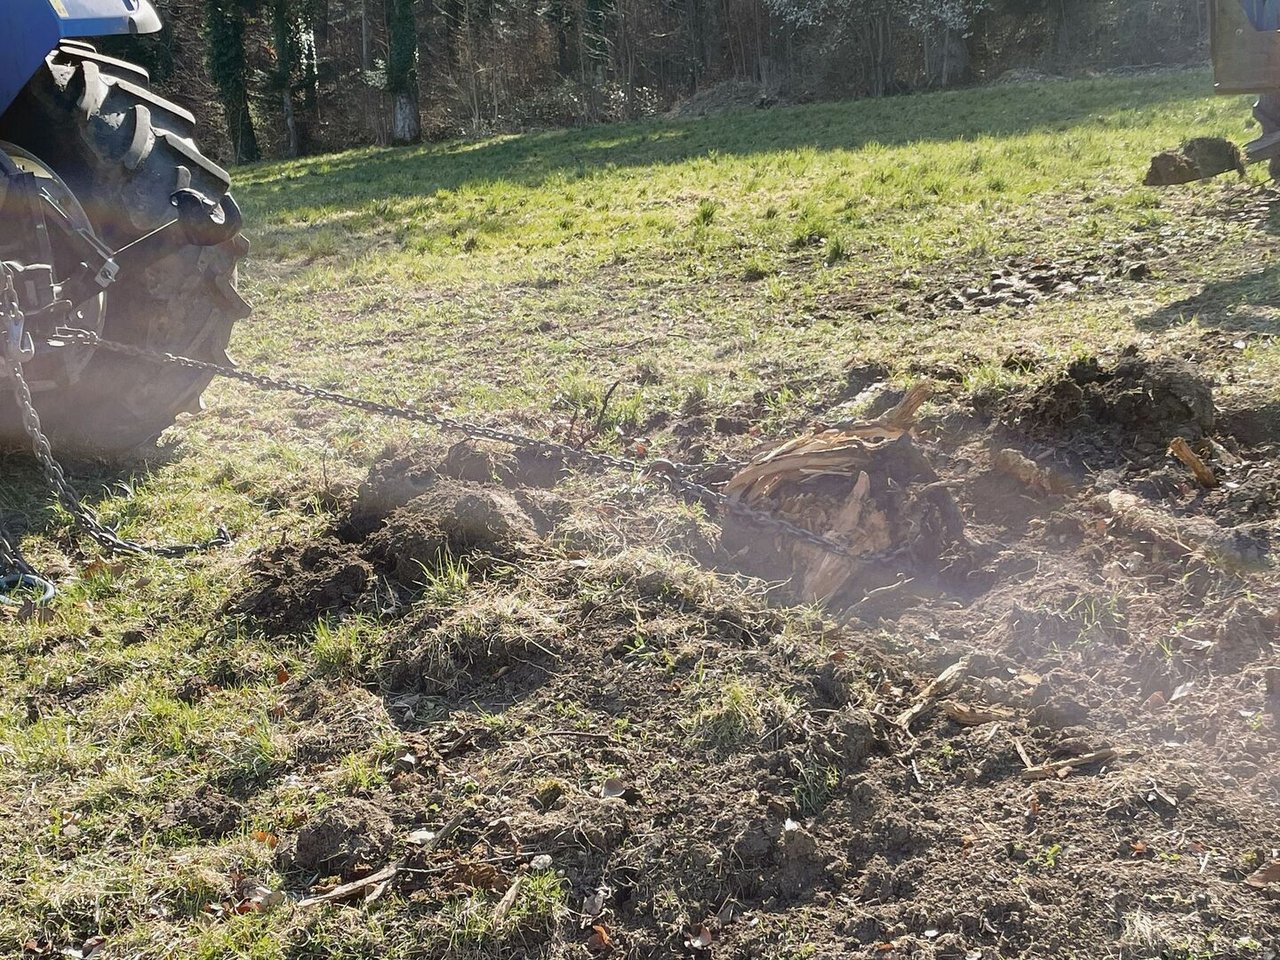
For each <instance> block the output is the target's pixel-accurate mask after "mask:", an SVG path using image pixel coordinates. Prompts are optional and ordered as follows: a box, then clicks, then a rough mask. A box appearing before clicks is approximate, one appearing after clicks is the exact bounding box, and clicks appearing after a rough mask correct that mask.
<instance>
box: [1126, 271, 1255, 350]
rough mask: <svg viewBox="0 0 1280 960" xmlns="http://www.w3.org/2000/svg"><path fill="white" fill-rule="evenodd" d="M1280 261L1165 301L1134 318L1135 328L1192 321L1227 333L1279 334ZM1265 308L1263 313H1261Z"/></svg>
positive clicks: (1158, 327) (1169, 325)
mask: <svg viewBox="0 0 1280 960" xmlns="http://www.w3.org/2000/svg"><path fill="white" fill-rule="evenodd" d="M1278 305H1280V264H1271V265H1268V266H1266V267H1263V268H1262V269H1260V270H1254V271H1253V272H1251V273H1246V274H1243V275H1242V276H1237V277H1232V278H1230V279H1226V280H1215V281H1212V282H1210V283H1206V284H1205V285H1204V287H1203V288H1202V289H1201V290H1200V291H1199V292H1198V293H1195V294H1193V295H1191V296H1189V297H1184V298H1183V299H1181V300H1177V301H1175V302H1173V303H1170V304H1167V305H1165V306H1163V307H1161V308H1160V309H1159V310H1156V311H1155V312H1154V313H1151V314H1149V315H1148V316H1146V317H1143V318H1141V319H1139V320H1138V321H1137V323H1136V324H1135V326H1136V327H1137V328H1138V329H1139V330H1168V329H1171V328H1173V327H1178V326H1182V325H1184V324H1188V323H1196V324H1198V325H1199V326H1201V327H1204V328H1205V329H1208V330H1222V331H1225V332H1228V333H1266V334H1276V333H1280V313H1277V312H1276V311H1275V310H1274V309H1273V308H1275V307H1276V306H1278ZM1264 311H1265V312H1264Z"/></svg>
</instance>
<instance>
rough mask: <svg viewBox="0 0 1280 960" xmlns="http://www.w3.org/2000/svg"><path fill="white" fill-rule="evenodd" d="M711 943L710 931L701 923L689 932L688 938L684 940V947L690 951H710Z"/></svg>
mask: <svg viewBox="0 0 1280 960" xmlns="http://www.w3.org/2000/svg"><path fill="white" fill-rule="evenodd" d="M711 941H712V936H711V931H710V930H709V929H708V928H707V925H706V924H705V923H703V924H699V925H698V926H697V927H696V928H695V929H693V930H690V931H689V936H688V938H687V939H686V940H685V942H684V945H685V946H686V947H688V948H689V949H690V950H710V949H711Z"/></svg>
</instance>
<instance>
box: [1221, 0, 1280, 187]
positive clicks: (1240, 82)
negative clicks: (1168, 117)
mask: <svg viewBox="0 0 1280 960" xmlns="http://www.w3.org/2000/svg"><path fill="white" fill-rule="evenodd" d="M1209 15H1210V24H1211V28H1212V29H1211V39H1210V46H1211V50H1212V53H1213V81H1214V88H1215V89H1216V90H1217V92H1218V93H1258V94H1261V96H1260V97H1259V99H1258V103H1257V105H1256V106H1255V107H1254V109H1253V115H1254V116H1255V117H1256V118H1257V119H1258V122H1259V123H1261V124H1262V136H1260V137H1258V138H1257V139H1256V140H1253V141H1251V142H1250V143H1247V144H1245V147H1244V155H1245V158H1246V159H1247V161H1248V162H1249V163H1257V162H1259V161H1262V160H1270V161H1271V163H1272V175H1273V176H1275V175H1276V163H1277V158H1280V0H1212V2H1211V3H1210V4H1209Z"/></svg>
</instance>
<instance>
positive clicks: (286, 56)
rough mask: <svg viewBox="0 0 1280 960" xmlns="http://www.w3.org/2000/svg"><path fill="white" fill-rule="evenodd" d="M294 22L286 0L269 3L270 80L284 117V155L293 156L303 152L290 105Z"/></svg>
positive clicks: (294, 43) (294, 116) (291, 97)
mask: <svg viewBox="0 0 1280 960" xmlns="http://www.w3.org/2000/svg"><path fill="white" fill-rule="evenodd" d="M296 28H297V25H296V24H295V23H294V21H293V17H292V15H291V12H290V10H289V0H274V2H273V3H272V5H271V32H272V38H273V40H274V44H275V54H276V70H275V76H274V78H273V82H274V84H275V86H276V90H277V93H278V94H279V96H280V113H281V117H282V118H283V120H284V131H285V155H286V156H289V157H296V156H298V155H299V154H300V153H301V152H302V148H301V143H300V142H299V139H298V122H297V116H296V114H295V112H294V109H293V53H294V49H295V47H296V45H297V44H296V41H295V38H294V31H295V30H296Z"/></svg>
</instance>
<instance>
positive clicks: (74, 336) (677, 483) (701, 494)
mask: <svg viewBox="0 0 1280 960" xmlns="http://www.w3.org/2000/svg"><path fill="white" fill-rule="evenodd" d="M45 339H46V340H47V341H49V342H50V343H52V344H54V345H59V344H81V345H83V346H87V347H94V348H96V349H100V350H107V351H110V352H112V353H118V354H122V355H123V356H127V357H133V358H135V359H139V360H147V361H150V362H152V363H160V364H172V365H176V366H180V367H186V368H187V369H190V370H200V371H203V372H206V373H213V374H216V375H218V376H221V377H226V378H228V379H231V380H238V381H240V382H241V383H248V384H251V385H253V386H255V387H260V388H262V389H264V390H276V391H283V392H288V393H295V394H297V395H298V396H301V397H307V398H310V399H315V400H323V401H325V402H327V403H333V404H336V405H338V406H342V407H347V408H350V409H353V410H363V411H365V412H366V413H373V414H377V415H379V416H384V417H390V418H392V419H396V420H408V421H410V422H413V423H425V424H428V425H430V426H433V427H436V428H438V429H440V430H444V431H447V432H450V433H460V434H463V435H465V436H468V437H475V438H480V439H484V440H493V441H496V442H498V443H502V444H506V445H508V446H512V447H516V448H518V449H522V450H528V451H531V452H534V453H542V454H552V455H553V456H556V457H559V458H561V459H563V460H565V461H566V462H570V463H577V464H583V465H586V466H588V467H594V468H596V469H607V470H616V471H621V472H623V473H632V474H636V475H639V476H642V477H647V478H652V479H655V480H658V481H659V482H660V483H662V484H664V485H665V486H666V487H667V488H669V489H670V490H673V491H675V492H676V493H679V494H682V495H683V496H685V497H688V498H691V499H693V500H695V501H697V502H700V503H702V504H704V505H706V506H709V507H712V508H713V509H717V510H719V511H721V512H722V513H726V514H733V515H735V516H737V517H741V518H742V519H744V520H747V521H749V522H751V523H753V524H755V525H756V526H759V527H763V528H765V529H769V530H774V531H777V532H779V533H783V534H786V535H787V536H789V537H791V538H793V539H796V540H800V541H802V542H804V543H808V544H811V545H812V546H816V547H820V548H821V549H823V550H825V551H826V552H828V553H832V554H836V555H837V556H842V557H854V556H858V557H859V558H860V559H867V558H866V557H865V556H863V555H857V554H854V553H853V552H852V551H850V550H849V548H848V547H847V546H846V545H845V544H843V543H841V542H840V541H838V540H834V539H832V538H830V537H826V536H823V535H822V534H820V533H815V532H814V531H812V530H806V529H805V528H804V527H802V526H799V525H798V524H795V523H792V522H791V521H789V520H784V519H782V518H781V517H777V516H774V515H773V514H770V513H766V512H764V511H762V510H758V509H756V508H754V507H751V506H749V505H747V504H745V503H743V502H742V501H741V500H738V499H736V498H734V497H729V496H727V495H725V494H723V493H720V492H718V491H716V490H712V489H711V488H710V487H708V486H706V485H705V484H701V483H698V482H697V481H696V480H693V479H692V478H691V477H689V476H688V475H687V473H686V471H687V470H688V469H689V468H688V467H685V466H683V465H678V464H675V463H673V462H671V461H669V460H653V461H650V462H648V463H641V462H639V461H637V460H632V459H629V458H627V457H618V456H614V455H613V454H608V453H596V452H592V451H589V450H580V449H578V448H577V447H571V446H568V445H567V444H563V443H558V442H556V441H554V440H538V439H535V438H533V437H528V436H525V435H524V434H520V433H513V432H511V431H509V430H501V429H498V428H496V427H487V426H484V425H483V424H478V423H471V422H469V421H466V420H459V419H457V418H455V417H450V416H447V415H445V414H440V413H432V412H430V411H427V410H415V409H412V408H409V407H397V406H393V405H392V404H389V403H380V402H378V401H376V400H366V399H364V398H362V397H353V396H350V395H348V394H344V393H337V392H336V391H333V390H326V389H324V388H322V387H313V386H310V385H309V384H305V383H301V382H299V381H297V380H290V379H288V378H285V377H272V376H267V375H265V374H260V373H252V372H250V371H248V370H241V369H239V368H238V367H232V366H227V365H226V364H221V363H214V362H212V361H209V360H195V359H193V358H191V357H183V356H179V355H177V354H172V353H165V352H164V351H159V350H150V349H147V348H146V347H138V346H134V345H132V344H127V343H119V342H117V341H114V340H104V339H103V338H102V337H100V336H99V335H98V334H97V333H95V332H94V331H92V330H83V329H79V328H76V327H59V328H58V329H57V330H56V331H55V333H54V335H53V336H49V337H46V338H45ZM18 374H19V377H20V376H21V370H19V371H18ZM15 382H20V381H15ZM27 397H28V400H29V398H30V394H29V393H28V394H27ZM26 407H27V408H28V409H30V403H29V402H28V403H27V404H26ZM31 413H32V414H34V413H35V411H34V409H32V410H31ZM37 427H38V421H37ZM28 433H30V430H28ZM33 442H34V436H33ZM44 448H45V450H46V452H47V449H48V444H47V443H45V444H44ZM36 455H37V458H40V457H41V453H40V451H39V449H37V453H36ZM48 459H49V460H50V461H51V460H52V457H49V458H48ZM43 462H44V461H43V460H42V463H43ZM54 465H55V466H56V463H55V464H54ZM46 473H48V471H47V470H46ZM57 477H58V479H59V481H60V483H56V484H55V488H56V489H59V496H61V488H62V487H65V481H62V480H61V471H58V473H57ZM50 482H51V483H54V477H53V475H51V476H50ZM72 496H74V494H72ZM100 542H101V541H100ZM188 552H189V551H188Z"/></svg>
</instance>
